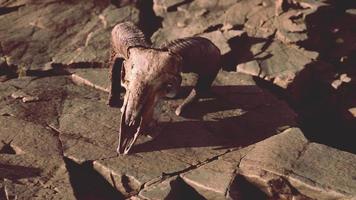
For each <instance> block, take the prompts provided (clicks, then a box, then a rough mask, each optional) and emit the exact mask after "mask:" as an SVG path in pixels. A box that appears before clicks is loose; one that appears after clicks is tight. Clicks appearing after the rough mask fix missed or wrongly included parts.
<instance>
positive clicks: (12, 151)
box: [0, 141, 16, 154]
mask: <svg viewBox="0 0 356 200" xmlns="http://www.w3.org/2000/svg"><path fill="white" fill-rule="evenodd" d="M1 142H2V143H3V146H2V148H1V149H0V154H16V151H15V149H14V148H12V146H11V142H12V141H10V142H8V143H7V142H5V141H1Z"/></svg>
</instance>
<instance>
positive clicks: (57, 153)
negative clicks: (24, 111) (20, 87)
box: [0, 116, 75, 199]
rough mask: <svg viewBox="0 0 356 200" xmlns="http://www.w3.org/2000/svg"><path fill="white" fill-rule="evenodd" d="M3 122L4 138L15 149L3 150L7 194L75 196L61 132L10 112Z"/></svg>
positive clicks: (0, 162)
mask: <svg viewBox="0 0 356 200" xmlns="http://www.w3.org/2000/svg"><path fill="white" fill-rule="evenodd" d="M0 124H1V125H0V140H1V141H3V142H4V143H6V144H7V145H9V148H11V149H12V151H13V152H11V153H10V152H2V153H0V154H1V155H0V165H1V169H0V178H1V179H2V180H1V181H2V183H3V184H4V187H5V190H6V191H7V192H6V193H7V195H9V196H13V197H15V198H17V199H27V198H29V197H36V199H53V198H54V199H75V197H74V194H73V190H72V187H71V185H70V182H69V175H68V171H67V170H66V168H65V163H64V161H63V159H62V149H61V146H60V141H59V139H58V136H56V135H55V133H53V132H52V131H51V130H48V129H46V128H44V127H42V126H40V125H36V124H33V123H31V122H26V121H23V120H20V119H17V118H14V117H10V116H6V117H4V116H2V117H1V116H0ZM2 149H3V148H2ZM5 153H6V154H5Z"/></svg>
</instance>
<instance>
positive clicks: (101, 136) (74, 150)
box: [58, 97, 120, 162]
mask: <svg viewBox="0 0 356 200" xmlns="http://www.w3.org/2000/svg"><path fill="white" fill-rule="evenodd" d="M119 118H120V114H119V109H112V108H109V107H108V106H107V105H106V104H105V102H98V101H97V100H95V99H94V100H93V99H85V98H80V97H79V98H74V99H71V98H70V99H67V100H65V101H64V103H63V106H62V114H61V116H60V117H59V119H58V124H59V126H58V131H59V132H60V133H61V134H60V138H61V140H62V143H63V151H64V155H66V156H68V157H70V158H71V159H73V160H75V161H77V162H84V161H86V160H97V159H101V158H106V157H112V156H115V155H116V151H115V150H116V145H117V140H118V139H117V138H118V132H117V131H118V129H119V120H120V119H119ZM89 147H90V148H89Z"/></svg>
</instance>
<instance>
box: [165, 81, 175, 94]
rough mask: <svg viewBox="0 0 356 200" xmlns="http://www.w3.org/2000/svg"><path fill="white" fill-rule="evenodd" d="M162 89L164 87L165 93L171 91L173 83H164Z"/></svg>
mask: <svg viewBox="0 0 356 200" xmlns="http://www.w3.org/2000/svg"><path fill="white" fill-rule="evenodd" d="M164 89H165V92H166V94H168V93H171V92H172V91H173V84H172V83H167V84H166V85H165V88H164Z"/></svg>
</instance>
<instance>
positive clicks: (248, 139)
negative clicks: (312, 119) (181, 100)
mask: <svg viewBox="0 0 356 200" xmlns="http://www.w3.org/2000/svg"><path fill="white" fill-rule="evenodd" d="M213 91H216V92H217V91H218V92H219V94H216V96H215V98H213V99H211V100H205V101H202V102H197V103H195V104H194V106H193V105H192V107H191V108H189V112H188V113H187V115H188V116H189V117H191V118H194V119H190V120H184V121H176V122H162V123H161V124H160V125H161V126H162V127H163V130H162V133H161V134H160V135H158V136H157V137H156V138H155V139H154V140H152V141H149V142H146V143H142V144H138V145H136V146H135V147H134V148H133V149H132V152H133V153H138V152H150V151H159V150H165V149H174V148H189V147H216V149H225V148H232V147H242V146H248V145H251V144H254V143H256V142H259V141H261V140H263V139H265V138H268V137H270V136H272V135H275V134H277V133H278V131H279V128H280V127H288V126H295V123H294V122H295V121H294V116H292V117H291V113H290V110H286V109H287V108H286V107H283V104H280V103H276V100H275V99H269V97H266V96H268V95H266V96H263V93H262V94H261V93H260V92H261V91H258V87H256V86H214V87H213ZM220 93H222V94H228V95H227V96H225V95H224V96H222V95H220ZM271 102H274V103H271ZM284 105H285V104H284ZM196 119H201V120H196Z"/></svg>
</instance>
